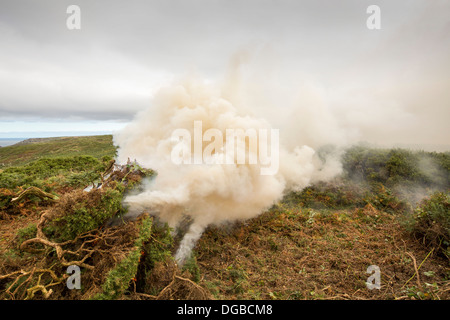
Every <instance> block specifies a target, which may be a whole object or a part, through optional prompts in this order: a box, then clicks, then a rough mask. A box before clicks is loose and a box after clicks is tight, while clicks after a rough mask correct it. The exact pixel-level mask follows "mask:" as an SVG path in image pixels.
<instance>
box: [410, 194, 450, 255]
mask: <svg viewBox="0 0 450 320" xmlns="http://www.w3.org/2000/svg"><path fill="white" fill-rule="evenodd" d="M410 230H411V231H412V232H413V233H414V234H415V235H416V237H421V238H423V239H424V240H425V242H426V243H427V244H428V245H429V246H432V247H434V248H436V249H437V250H438V251H439V252H441V253H443V254H444V255H445V256H447V258H449V259H450V196H449V194H448V193H443V192H436V193H434V194H432V195H431V196H430V197H429V198H427V199H425V200H423V201H422V203H421V204H420V205H419V206H418V207H417V208H416V209H415V211H414V216H413V221H412V223H411V226H410Z"/></svg>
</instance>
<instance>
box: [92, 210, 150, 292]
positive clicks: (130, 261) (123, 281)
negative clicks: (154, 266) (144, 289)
mask: <svg viewBox="0 0 450 320" xmlns="http://www.w3.org/2000/svg"><path fill="white" fill-rule="evenodd" d="M152 222H153V220H152V219H151V218H145V219H143V220H142V224H141V226H140V230H139V235H138V237H137V239H136V240H135V247H134V249H133V250H131V251H130V252H129V253H128V255H127V256H126V257H125V258H123V259H122V260H121V261H120V262H119V263H117V264H116V266H115V267H114V268H113V269H111V270H110V271H109V272H108V275H107V277H106V280H105V281H104V283H103V285H102V293H99V294H97V295H96V296H94V297H93V299H96V300H110V299H116V298H118V297H120V296H121V295H122V294H124V293H125V291H126V290H127V289H128V287H129V284H130V282H131V281H133V280H136V279H135V276H136V273H137V271H138V266H139V263H140V260H141V255H142V252H143V245H144V243H145V242H146V241H148V239H149V238H150V236H151V234H152V225H153V223H152Z"/></svg>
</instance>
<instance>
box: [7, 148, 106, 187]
mask: <svg viewBox="0 0 450 320" xmlns="http://www.w3.org/2000/svg"><path fill="white" fill-rule="evenodd" d="M106 164H107V163H106V162H102V161H100V160H98V159H96V158H94V157H91V156H73V157H59V158H41V159H38V160H35V161H33V162H31V163H29V164H26V165H24V166H18V167H9V168H6V169H4V170H3V171H2V172H0V188H9V189H14V188H17V187H20V186H22V187H23V188H27V187H30V186H35V187H38V188H41V189H42V188H44V186H45V182H55V181H58V182H60V184H61V185H64V184H67V185H71V186H74V187H80V186H85V185H87V184H89V183H90V182H92V181H94V180H96V179H98V178H99V177H100V173H101V172H102V171H103V170H104V169H105V167H106ZM57 176H59V177H60V179H58V180H55V177H57ZM61 177H64V179H61ZM47 191H49V190H47Z"/></svg>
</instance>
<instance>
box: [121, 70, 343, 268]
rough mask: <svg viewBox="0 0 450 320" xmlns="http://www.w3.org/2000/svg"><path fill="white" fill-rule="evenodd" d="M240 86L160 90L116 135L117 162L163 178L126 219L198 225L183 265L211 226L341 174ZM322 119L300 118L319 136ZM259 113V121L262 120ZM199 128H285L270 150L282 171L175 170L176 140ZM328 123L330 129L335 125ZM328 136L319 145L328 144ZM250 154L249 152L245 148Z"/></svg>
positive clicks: (189, 236)
mask: <svg viewBox="0 0 450 320" xmlns="http://www.w3.org/2000/svg"><path fill="white" fill-rule="evenodd" d="M235 80H236V79H235V78H234V76H233V77H230V78H228V82H226V83H225V84H223V83H222V84H214V83H213V84H211V83H208V81H204V80H201V79H199V78H197V77H188V78H185V79H183V80H180V81H178V82H176V83H174V84H173V85H172V86H168V87H166V88H164V89H161V90H160V91H159V92H158V93H157V94H156V95H155V96H154V98H153V101H152V102H151V104H150V106H149V108H148V109H146V110H143V111H141V112H139V113H138V114H137V115H136V117H135V119H134V120H133V121H132V122H131V123H130V124H129V125H128V126H126V127H125V128H124V129H123V130H122V131H120V132H118V133H117V134H115V135H114V143H115V144H116V145H117V146H119V150H118V157H117V161H118V162H119V163H124V162H126V161H127V159H128V158H130V159H136V160H137V162H138V163H139V164H140V165H142V166H144V167H147V168H152V169H154V170H156V171H157V177H156V178H155V179H154V180H152V181H151V182H149V183H146V184H145V189H144V191H143V192H141V193H139V194H135V195H129V196H127V197H126V198H125V200H124V202H125V204H126V205H128V206H129V213H128V215H130V216H137V215H139V214H140V213H142V212H143V211H145V210H148V211H152V212H156V215H157V216H158V217H159V219H160V220H161V221H162V222H167V223H168V224H169V226H170V227H172V228H174V229H177V227H179V225H180V222H182V221H184V220H185V219H186V218H189V219H190V220H191V221H192V223H191V224H190V226H189V229H188V231H187V232H186V234H185V235H184V237H183V239H182V241H181V243H180V246H179V248H178V251H177V253H176V256H175V258H176V260H177V261H178V262H179V263H180V264H182V263H183V261H184V260H185V259H186V258H187V257H188V256H189V254H190V252H191V250H192V248H193V247H194V246H195V243H196V242H197V240H198V239H199V238H200V236H201V234H202V233H203V231H204V230H205V228H206V227H207V226H208V225H211V224H214V225H220V224H222V223H225V222H229V221H242V220H246V219H250V218H253V217H255V216H257V215H259V214H260V213H262V212H264V210H266V209H268V208H270V207H271V206H272V205H273V204H274V203H276V202H277V201H279V200H280V199H281V198H282V197H283V195H284V193H285V192H286V191H287V190H292V189H297V190H299V189H302V188H304V187H306V186H308V185H309V184H310V183H311V182H313V181H314V180H324V179H328V178H330V177H332V176H334V175H336V174H337V173H339V172H340V170H341V167H340V163H339V161H337V160H336V159H334V158H333V157H330V158H328V159H326V161H325V162H324V161H321V160H319V158H318V157H317V155H316V152H315V150H314V149H313V148H312V146H308V145H306V144H304V142H303V140H304V139H303V138H304V137H305V138H306V136H303V137H302V135H298V134H297V135H296V136H295V137H292V136H291V134H292V133H293V132H295V131H297V132H299V130H294V129H295V121H297V120H298V119H296V118H292V115H289V114H286V115H285V119H284V123H283V121H280V119H282V117H278V121H277V123H276V125H277V127H274V126H273V125H272V124H271V123H270V120H271V119H270V118H263V117H262V115H264V114H265V112H263V108H260V109H258V106H257V105H252V103H253V102H254V101H255V100H252V97H251V96H247V97H245V99H243V97H244V96H245V94H246V93H245V92H242V90H241V91H239V90H240V89H242V87H241V88H236V87H235V88H232V86H230V81H235ZM252 94H253V93H252ZM256 100H257V99H256ZM280 101H281V100H280ZM244 102H245V103H244ZM266 110H267V109H266ZM317 112H323V110H319V111H314V112H309V113H307V114H305V116H307V117H308V118H307V119H306V118H302V119H301V121H300V123H301V124H302V125H305V126H307V129H308V130H312V128H313V129H314V130H319V131H320V126H317V125H315V123H317V122H320V121H321V119H320V117H319V118H318V117H317ZM259 113H260V114H261V116H257V115H258V114H259ZM299 116H302V115H299ZM195 121H201V122H202V125H203V133H204V132H205V131H206V130H208V129H212V128H214V129H218V130H220V131H221V132H223V136H224V137H225V131H226V130H227V129H244V130H247V129H255V130H258V129H268V130H270V129H279V130H280V141H279V142H280V144H279V150H270V152H271V155H272V156H273V155H275V153H276V151H279V158H278V160H279V170H278V172H277V173H276V174H273V175H261V168H262V166H263V165H262V164H261V163H260V162H257V163H256V164H249V163H245V164H236V163H234V164H178V165H177V164H175V163H174V161H172V159H171V152H172V150H173V148H174V146H175V145H176V143H177V141H174V139H173V137H172V133H173V132H174V131H175V130H177V129H186V130H188V131H189V132H190V133H191V135H192V136H194V132H193V130H194V129H193V124H194V122H195ZM326 121H327V123H328V124H329V122H330V121H331V120H330V119H328V120H326ZM283 130H286V131H288V134H286V132H284V131H283ZM323 135H324V133H322V134H321V136H320V137H319V138H320V140H321V141H320V142H323V141H324V140H326V139H325V138H324V137H323ZM287 138H289V139H287ZM293 138H295V139H293ZM288 140H289V141H288ZM305 140H307V139H305ZM293 141H296V143H293ZM310 141H312V140H311V139H310ZM205 146H206V144H205V143H203V148H205ZM246 150H247V151H249V149H248V145H247V144H246ZM214 152H216V153H218V152H220V150H214Z"/></svg>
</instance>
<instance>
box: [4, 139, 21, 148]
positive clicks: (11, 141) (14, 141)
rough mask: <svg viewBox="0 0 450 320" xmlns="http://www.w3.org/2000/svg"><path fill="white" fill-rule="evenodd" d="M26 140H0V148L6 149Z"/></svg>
mask: <svg viewBox="0 0 450 320" xmlns="http://www.w3.org/2000/svg"><path fill="white" fill-rule="evenodd" d="M25 139H28V138H0V147H7V146H10V145H12V144H15V143H17V142H20V141H23V140H25Z"/></svg>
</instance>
